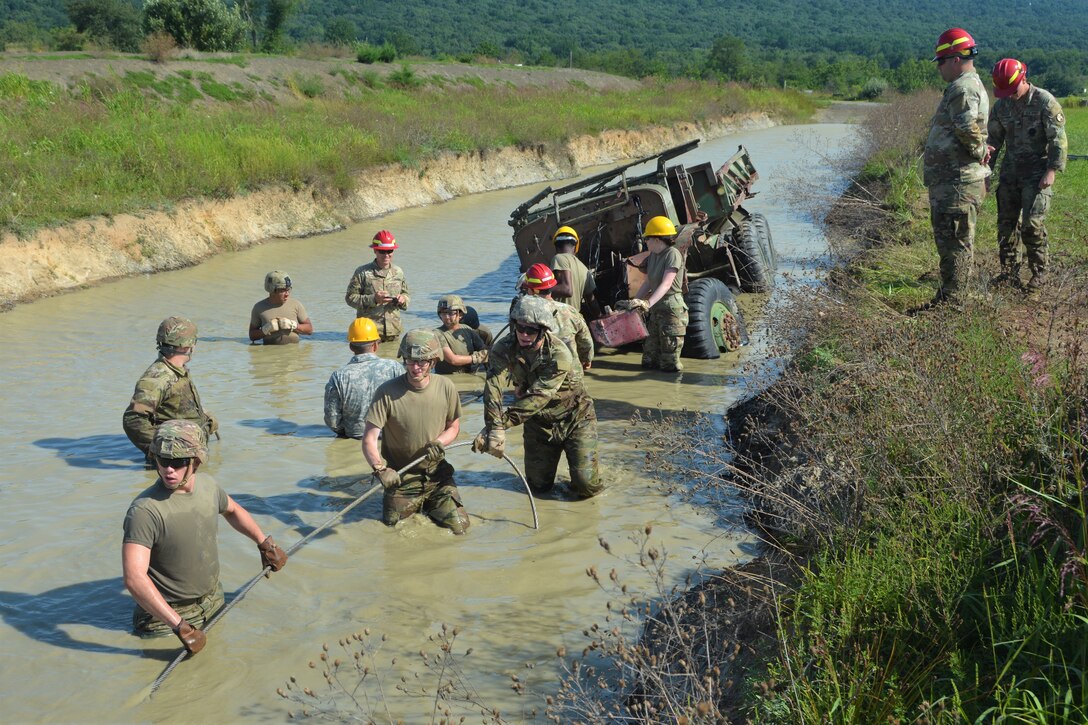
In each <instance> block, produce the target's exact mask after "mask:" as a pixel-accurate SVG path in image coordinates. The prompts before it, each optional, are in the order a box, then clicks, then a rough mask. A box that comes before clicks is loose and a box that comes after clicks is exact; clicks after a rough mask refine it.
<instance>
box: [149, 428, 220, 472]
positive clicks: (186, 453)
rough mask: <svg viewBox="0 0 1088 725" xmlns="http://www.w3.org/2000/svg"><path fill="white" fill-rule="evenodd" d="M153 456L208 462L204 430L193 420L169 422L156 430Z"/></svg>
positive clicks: (152, 448) (152, 441)
mask: <svg viewBox="0 0 1088 725" xmlns="http://www.w3.org/2000/svg"><path fill="white" fill-rule="evenodd" d="M150 451H151V454H152V455H153V456H155V457H157V458H195V459H197V460H198V461H200V462H201V463H204V462H206V461H207V460H208V445H207V439H206V438H205V436H204V429H203V428H201V427H200V426H199V425H197V423H196V422H195V421H192V420H168V421H164V422H163V423H162V424H161V425H159V427H158V428H156V429H155V436H154V437H153V438H152V439H151V448H150Z"/></svg>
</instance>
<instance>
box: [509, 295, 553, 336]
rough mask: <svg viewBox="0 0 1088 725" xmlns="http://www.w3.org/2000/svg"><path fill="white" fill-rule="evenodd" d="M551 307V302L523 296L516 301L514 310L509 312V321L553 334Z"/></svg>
mask: <svg viewBox="0 0 1088 725" xmlns="http://www.w3.org/2000/svg"><path fill="white" fill-rule="evenodd" d="M552 305H553V303H552V302H549V301H548V300H546V299H544V298H543V297H535V296H533V295H525V296H524V297H522V298H521V299H519V300H518V301H517V303H516V304H515V305H514V309H512V310H510V320H511V321H513V322H517V323H520V324H522V325H532V326H533V327H543V328H544V329H545V330H548V331H549V332H555V326H556V323H555V311H554V309H555V308H554V307H553V306H552Z"/></svg>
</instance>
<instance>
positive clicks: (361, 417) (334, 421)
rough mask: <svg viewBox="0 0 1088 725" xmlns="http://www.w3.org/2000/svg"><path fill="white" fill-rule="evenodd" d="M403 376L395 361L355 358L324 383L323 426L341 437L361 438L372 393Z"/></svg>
mask: <svg viewBox="0 0 1088 725" xmlns="http://www.w3.org/2000/svg"><path fill="white" fill-rule="evenodd" d="M403 374H404V366H403V365H401V364H400V363H399V362H397V361H396V360H387V359H385V358H381V357H378V356H377V355H376V354H374V353H372V352H365V353H362V354H361V355H355V356H354V357H352V358H351V360H349V361H348V363H347V365H345V366H344V367H342V368H340V369H339V370H337V371H336V372H335V373H333V374H332V377H330V378H329V382H328V383H326V384H325V425H327V426H329V428H330V429H332V432H333V433H335V434H336V435H338V436H340V437H341V438H362V437H363V431H364V430H365V429H366V413H367V411H368V410H370V403H371V401H373V399H374V391H375V390H377V389H378V386H379V385H381V384H382V383H384V382H386V381H387V380H392V379H393V378H395V377H397V376H398V375H403Z"/></svg>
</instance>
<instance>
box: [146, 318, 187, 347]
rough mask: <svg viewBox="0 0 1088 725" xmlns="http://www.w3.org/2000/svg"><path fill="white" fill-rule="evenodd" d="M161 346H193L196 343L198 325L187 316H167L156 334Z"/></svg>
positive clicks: (156, 341)
mask: <svg viewBox="0 0 1088 725" xmlns="http://www.w3.org/2000/svg"><path fill="white" fill-rule="evenodd" d="M155 344H156V345H158V346H159V347H192V346H193V345H195V344H196V325H194V324H193V321H192V320H190V319H188V318H187V317H167V318H166V319H165V320H163V321H162V324H160V325H159V331H158V332H157V333H156V334H155Z"/></svg>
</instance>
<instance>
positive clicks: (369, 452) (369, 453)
mask: <svg viewBox="0 0 1088 725" xmlns="http://www.w3.org/2000/svg"><path fill="white" fill-rule="evenodd" d="M381 432H382V429H381V428H379V427H378V426H376V425H374V424H373V423H367V424H366V432H364V433H363V457H364V458H366V462H367V463H369V464H370V466H371V468H381V467H382V466H384V465H385V461H384V460H383V459H382V453H381V450H380V449H379V448H378V435H379V434H380V433H381Z"/></svg>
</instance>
